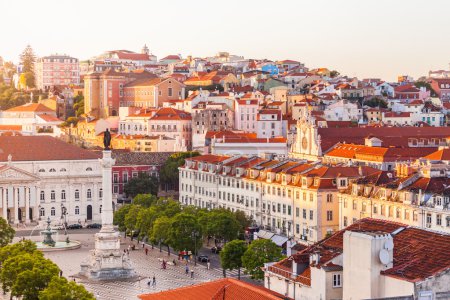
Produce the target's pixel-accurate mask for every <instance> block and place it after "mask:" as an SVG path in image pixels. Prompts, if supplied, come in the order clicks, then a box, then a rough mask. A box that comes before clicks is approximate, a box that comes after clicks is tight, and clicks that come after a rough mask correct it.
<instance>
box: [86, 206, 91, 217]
mask: <svg viewBox="0 0 450 300" xmlns="http://www.w3.org/2000/svg"><path fill="white" fill-rule="evenodd" d="M86 214H87V216H86V219H87V220H88V221H89V220H92V205H88V206H87V208H86Z"/></svg>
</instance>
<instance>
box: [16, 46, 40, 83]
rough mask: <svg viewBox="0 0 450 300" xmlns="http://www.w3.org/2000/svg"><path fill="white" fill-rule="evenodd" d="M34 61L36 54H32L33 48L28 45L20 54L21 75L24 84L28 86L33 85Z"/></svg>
mask: <svg viewBox="0 0 450 300" xmlns="http://www.w3.org/2000/svg"><path fill="white" fill-rule="evenodd" d="M35 62H36V55H35V54H34V51H33V48H31V46H30V45H27V47H26V48H25V49H24V50H23V52H22V54H20V63H21V64H22V66H23V75H24V80H25V82H24V83H25V84H26V86H28V87H30V88H34V87H35V80H34V73H33V71H34V63H35Z"/></svg>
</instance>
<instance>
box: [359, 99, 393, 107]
mask: <svg viewBox="0 0 450 300" xmlns="http://www.w3.org/2000/svg"><path fill="white" fill-rule="evenodd" d="M364 105H367V106H369V107H380V108H387V107H388V105H387V102H386V101H385V100H384V99H382V98H380V97H372V98H371V99H369V100H366V101H364Z"/></svg>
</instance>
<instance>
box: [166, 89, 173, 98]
mask: <svg viewBox="0 0 450 300" xmlns="http://www.w3.org/2000/svg"><path fill="white" fill-rule="evenodd" d="M167 94H169V97H172V94H173V90H172V88H169V89H168V90H167Z"/></svg>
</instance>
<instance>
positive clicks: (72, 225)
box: [67, 224, 83, 229]
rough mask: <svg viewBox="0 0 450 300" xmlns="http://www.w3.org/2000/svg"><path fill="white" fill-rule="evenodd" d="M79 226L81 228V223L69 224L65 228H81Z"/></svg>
mask: <svg viewBox="0 0 450 300" xmlns="http://www.w3.org/2000/svg"><path fill="white" fill-rule="evenodd" d="M81 228H83V226H81V224H70V225H69V226H67V229H81Z"/></svg>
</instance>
